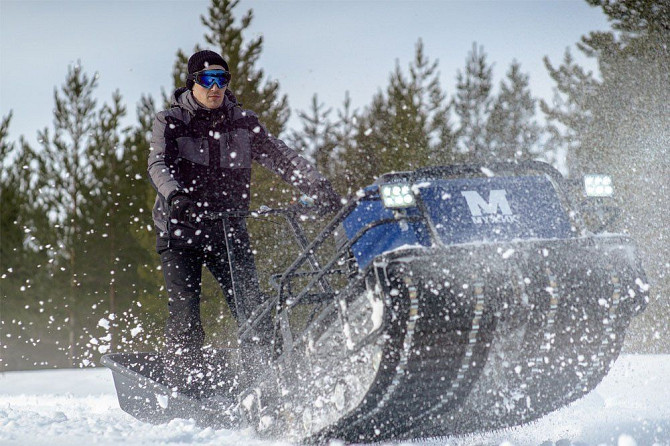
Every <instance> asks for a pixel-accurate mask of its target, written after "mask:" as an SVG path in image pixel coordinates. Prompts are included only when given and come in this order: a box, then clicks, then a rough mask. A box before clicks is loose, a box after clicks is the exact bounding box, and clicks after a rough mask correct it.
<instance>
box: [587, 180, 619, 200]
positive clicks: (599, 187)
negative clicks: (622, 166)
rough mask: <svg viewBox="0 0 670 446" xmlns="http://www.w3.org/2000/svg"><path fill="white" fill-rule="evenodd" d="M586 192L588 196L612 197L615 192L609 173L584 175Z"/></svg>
mask: <svg viewBox="0 0 670 446" xmlns="http://www.w3.org/2000/svg"><path fill="white" fill-rule="evenodd" d="M584 192H586V196H587V197H611V196H612V195H613V194H614V186H612V177H610V176H609V175H584Z"/></svg>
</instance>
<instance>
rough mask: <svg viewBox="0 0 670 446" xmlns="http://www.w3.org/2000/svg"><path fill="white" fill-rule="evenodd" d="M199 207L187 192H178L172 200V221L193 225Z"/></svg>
mask: <svg viewBox="0 0 670 446" xmlns="http://www.w3.org/2000/svg"><path fill="white" fill-rule="evenodd" d="M197 210H198V208H197V207H196V205H195V201H193V200H192V199H191V197H189V196H188V195H186V194H176V195H175V196H174V197H172V199H171V200H170V222H171V223H181V224H183V225H186V226H193V221H195V217H196V214H197Z"/></svg>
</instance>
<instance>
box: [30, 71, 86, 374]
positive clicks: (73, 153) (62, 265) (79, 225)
mask: <svg viewBox="0 0 670 446" xmlns="http://www.w3.org/2000/svg"><path fill="white" fill-rule="evenodd" d="M96 86H97V75H96V76H94V77H89V76H88V75H87V74H85V73H84V71H83V69H82V68H81V66H80V65H79V64H77V65H75V66H70V67H69V69H68V73H67V76H66V79H65V84H64V85H63V86H62V87H61V89H60V91H59V90H55V91H54V100H55V111H54V134H53V136H52V135H51V133H50V132H49V131H48V129H44V130H43V131H42V132H39V133H38V139H39V140H40V141H41V145H42V147H41V150H38V151H33V152H32V155H33V157H34V159H35V160H36V161H37V171H36V184H35V186H34V189H33V190H34V191H36V193H35V194H34V197H33V198H34V200H35V202H36V203H38V204H40V205H42V206H44V207H45V208H46V209H48V210H49V213H50V220H51V222H50V223H51V224H49V225H47V226H46V227H42V228H40V229H39V233H38V234H36V236H37V237H38V238H39V239H40V240H43V244H46V243H44V241H46V242H47V243H49V245H50V246H52V247H53V248H54V256H55V257H54V262H53V265H54V267H55V268H57V269H56V270H55V271H56V273H55V274H54V279H55V281H58V280H61V281H65V282H66V283H68V284H69V285H68V286H67V288H66V289H65V290H64V296H63V297H64V306H65V308H67V318H66V319H67V327H68V335H69V336H68V356H69V359H70V362H71V365H75V364H76V358H77V355H78V348H77V343H78V341H79V335H80V330H81V323H80V321H78V318H79V312H78V310H79V309H80V308H81V306H82V305H83V302H81V301H80V297H81V292H80V288H79V287H80V286H81V284H82V279H83V278H84V274H85V272H84V266H83V264H82V263H81V260H82V259H81V255H82V253H83V251H84V244H85V238H86V233H85V228H86V226H87V218H86V217H87V216H85V215H84V214H83V213H82V209H83V208H84V206H85V205H87V204H88V202H89V200H90V199H91V198H90V197H91V169H92V166H91V163H90V161H89V158H88V150H89V144H90V135H91V132H92V131H93V130H94V125H95V108H96V101H95V100H94V99H93V92H94V90H95V88H96Z"/></svg>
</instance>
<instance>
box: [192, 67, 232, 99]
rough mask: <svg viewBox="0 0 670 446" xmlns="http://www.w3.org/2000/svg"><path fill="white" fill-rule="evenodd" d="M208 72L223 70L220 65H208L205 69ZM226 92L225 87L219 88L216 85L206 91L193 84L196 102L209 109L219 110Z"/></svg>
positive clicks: (200, 86)
mask: <svg viewBox="0 0 670 446" xmlns="http://www.w3.org/2000/svg"><path fill="white" fill-rule="evenodd" d="M207 69H208V70H223V69H224V68H223V67H222V66H221V65H210V66H208V67H207ZM225 92H226V87H223V88H219V86H218V85H216V84H214V85H212V88H210V89H207V88H205V87H203V86H202V85H200V84H198V83H195V84H193V96H194V97H195V99H196V101H198V102H199V103H200V104H202V105H204V106H205V107H207V108H209V109H213V108H219V107H221V104H223V96H224V93H225Z"/></svg>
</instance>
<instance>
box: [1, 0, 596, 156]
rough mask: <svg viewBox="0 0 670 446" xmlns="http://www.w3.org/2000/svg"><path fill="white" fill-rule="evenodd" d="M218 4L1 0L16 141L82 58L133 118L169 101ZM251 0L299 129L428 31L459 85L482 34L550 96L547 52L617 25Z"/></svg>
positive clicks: (368, 87) (510, 7)
mask: <svg viewBox="0 0 670 446" xmlns="http://www.w3.org/2000/svg"><path fill="white" fill-rule="evenodd" d="M208 5H209V1H199V0H191V1H185V0H173V1H154V0H138V1H119V0H106V1H103V0H90V1H73V0H52V1H32V0H18V1H17V0H0V55H1V58H0V114H1V115H2V116H6V115H7V114H8V113H9V111H10V110H13V112H14V117H13V119H12V122H11V125H10V129H9V130H10V138H11V140H16V139H18V137H19V135H24V136H25V137H26V138H27V139H28V141H29V142H32V143H34V142H35V141H36V133H37V130H39V129H43V128H44V127H47V126H48V127H49V128H51V127H52V119H53V113H52V110H53V107H54V96H53V94H54V88H55V87H56V86H58V87H60V86H61V85H62V84H63V82H64V80H65V75H66V73H67V68H68V65H70V64H74V63H76V62H77V61H78V60H79V61H81V64H82V66H83V68H84V70H85V71H86V72H87V73H89V74H93V73H95V72H97V73H99V76H100V77H99V87H98V90H97V96H98V98H99V103H100V102H107V101H109V100H110V98H111V94H112V92H113V91H114V90H115V89H117V88H118V89H119V90H120V92H121V94H122V96H123V98H124V99H125V102H126V105H127V108H128V112H129V116H130V117H129V118H128V122H127V123H128V124H130V123H134V122H135V108H136V104H137V102H138V100H139V98H140V96H141V95H142V94H143V93H144V94H149V95H151V96H153V97H154V98H155V99H157V100H158V103H159V104H160V92H161V88H166V89H167V88H171V72H172V65H173V63H174V58H175V53H176V51H177V49H179V48H181V49H183V50H184V51H185V52H187V53H190V52H191V50H192V49H193V47H194V46H195V45H196V44H201V45H204V44H205V42H204V39H203V37H202V36H203V34H204V31H205V29H204V27H203V26H202V25H201V23H200V19H199V17H200V15H202V14H206V11H207V7H208ZM249 8H251V9H253V10H254V16H255V18H254V20H253V22H252V26H251V28H250V30H249V33H248V35H247V37H248V38H251V37H253V36H258V35H262V36H263V37H264V39H265V44H264V50H263V53H262V56H261V59H260V63H259V67H261V68H263V69H264V70H265V73H266V75H267V76H269V78H270V79H273V80H277V81H279V83H280V86H281V92H282V93H284V94H287V95H288V98H289V104H290V106H291V108H292V111H293V113H292V117H291V120H290V121H289V125H290V126H292V127H295V128H297V127H298V124H299V122H298V120H297V118H296V114H297V113H296V111H297V110H304V109H307V108H308V106H309V104H310V100H311V97H312V95H313V94H314V93H318V95H319V99H320V101H321V102H325V103H326V104H327V105H328V106H331V107H333V108H334V109H336V108H339V107H340V106H341V104H342V101H343V99H344V95H345V92H346V91H347V90H348V91H350V93H351V96H352V100H353V105H354V106H355V107H359V108H360V107H363V106H365V105H367V104H368V103H369V102H370V99H371V98H372V95H373V94H374V93H375V92H376V91H377V90H378V89H379V88H384V87H385V86H386V85H387V82H388V78H389V74H390V73H391V71H392V70H393V68H394V66H395V63H396V61H399V62H400V64H401V66H402V67H406V66H407V65H408V63H409V62H410V61H411V60H412V58H413V56H414V51H415V45H416V43H417V41H418V39H419V38H421V39H423V42H424V45H425V50H426V54H427V55H428V57H430V58H431V59H432V60H434V59H438V60H439V67H440V71H441V76H442V81H443V82H442V86H443V88H445V89H446V90H447V93H448V94H449V95H451V94H452V93H453V91H454V88H455V83H456V81H455V78H456V72H457V70H458V69H462V67H463V66H464V63H465V58H466V56H467V53H468V51H469V50H470V49H471V48H472V44H473V42H477V43H478V44H481V45H483V47H484V50H485V52H486V53H487V54H488V60H489V62H494V63H495V65H494V75H495V77H496V79H497V80H499V79H500V78H501V77H502V76H504V74H505V72H506V71H507V69H508V67H509V64H510V63H511V62H512V60H513V59H515V58H516V59H517V60H518V61H520V62H521V68H522V71H524V72H526V73H529V74H530V77H531V79H530V80H531V89H532V92H533V94H534V95H535V96H538V97H542V98H545V99H551V97H552V88H553V84H552V82H551V79H550V78H549V75H548V74H547V70H546V69H545V67H544V65H543V62H542V58H543V57H544V56H545V55H546V56H549V57H550V59H551V60H552V62H554V64H558V63H559V62H560V60H561V59H562V57H563V53H564V51H565V49H566V48H567V47H570V48H571V49H572V50H573V53H574V54H575V55H578V51H576V48H575V43H576V42H577V41H578V40H579V38H580V36H582V35H584V34H587V33H588V32H589V31H593V30H606V29H609V26H608V24H607V21H606V18H605V16H604V14H603V13H602V12H601V11H600V9H596V8H591V7H589V6H588V5H587V4H586V2H585V1H583V0H525V1H511V0H497V1H483V0H482V1H456V0H453V1H447V0H445V1H409V0H407V1H399V0H398V1H393V0H388V1H368V0H356V1H344V0H340V1H335V0H331V1H326V0H321V1H297V0H254V1H251V0H243V1H242V2H241V3H240V5H239V6H238V7H237V9H236V11H237V16H238V17H241V16H242V14H243V12H245V11H246V10H247V9H249ZM578 60H580V61H581V62H582V63H584V64H586V63H585V61H584V59H580V58H578ZM587 66H588V67H589V68H591V69H595V66H594V65H593V64H591V65H587ZM233 75H234V73H233ZM233 82H235V80H234V81H233ZM237 82H239V81H237ZM496 83H497V82H496ZM233 90H234V85H233ZM334 114H335V111H333V117H334Z"/></svg>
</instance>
